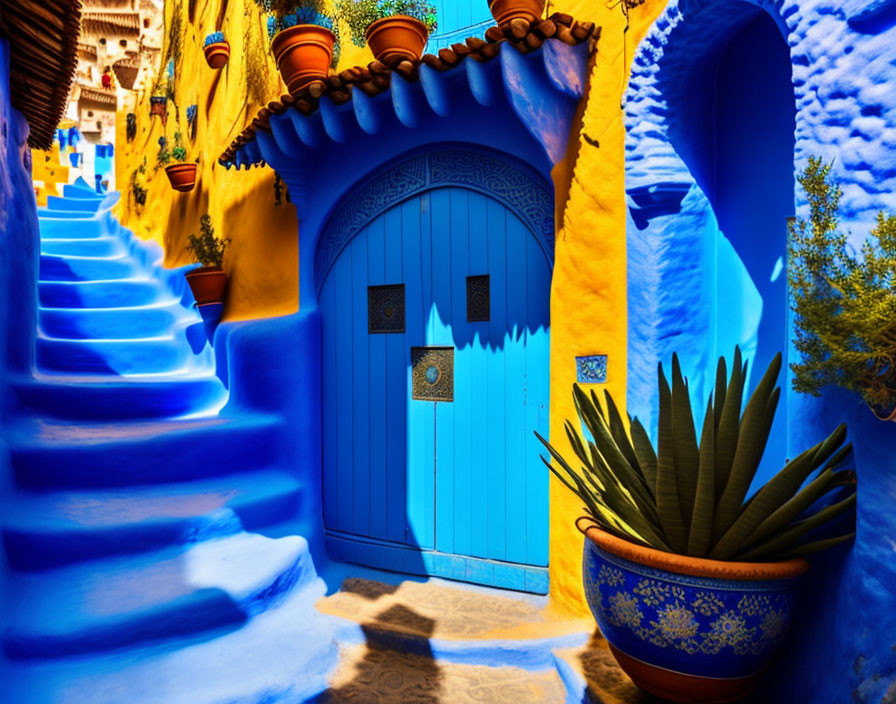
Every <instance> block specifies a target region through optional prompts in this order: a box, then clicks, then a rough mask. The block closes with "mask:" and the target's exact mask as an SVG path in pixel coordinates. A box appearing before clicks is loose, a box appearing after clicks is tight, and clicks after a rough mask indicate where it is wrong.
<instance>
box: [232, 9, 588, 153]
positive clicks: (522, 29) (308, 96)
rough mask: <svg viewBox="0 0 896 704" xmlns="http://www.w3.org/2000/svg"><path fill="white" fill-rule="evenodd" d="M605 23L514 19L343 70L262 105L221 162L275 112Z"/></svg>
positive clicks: (529, 47) (572, 40)
mask: <svg viewBox="0 0 896 704" xmlns="http://www.w3.org/2000/svg"><path fill="white" fill-rule="evenodd" d="M599 35H600V27H596V26H595V25H594V23H592V22H577V21H575V20H574V19H573V18H572V17H571V16H570V15H566V14H562V13H555V14H553V15H551V16H550V17H549V18H548V19H545V20H539V21H536V22H534V23H531V24H530V23H529V22H527V21H525V20H514V21H512V22H507V23H505V24H503V25H501V26H500V27H499V26H497V25H496V26H494V27H491V28H490V29H489V30H488V31H487V32H486V33H485V39H484V40H483V39H478V38H475V37H473V38H470V39H467V41H466V42H465V43H463V44H453V45H452V46H451V47H449V48H445V49H442V50H440V51H439V53H438V54H427V55H426V56H424V57H423V58H422V59H421V60H420V61H418V62H411V61H403V62H401V63H399V64H397V65H395V66H387V65H386V64H384V63H382V62H380V61H373V62H371V63H370V64H368V65H367V66H366V67H363V66H356V67H354V68H350V69H347V70H345V71H342V72H341V73H337V74H333V75H331V76H328V77H327V79H326V80H325V81H324V82H322V83H317V84H315V85H312V86H310V87H309V88H305V89H303V90H301V91H299V92H297V93H295V94H287V95H284V96H282V97H281V98H280V100H275V101H273V102H271V103H269V104H268V106H267V107H266V108H262V109H261V110H260V111H259V113H258V115H257V116H256V117H255V119H254V120H252V123H251V124H250V125H249V126H248V127H247V128H246V129H245V130H244V131H243V132H242V134H240V135H239V136H238V137H237V138H236V139H235V140H234V141H233V142H232V143H231V144H230V146H229V147H228V148H227V150H226V151H225V152H224V153H223V154H222V155H221V157H220V159H219V160H218V161H219V162H220V163H221V164H224V165H226V164H230V163H233V162H234V161H235V159H236V153H237V151H238V150H239V149H240V148H241V147H242V146H244V145H246V144H248V143H249V142H252V141H253V140H255V134H256V132H257V131H258V130H262V131H265V132H270V119H271V116H272V115H282V114H284V113H286V112H287V111H288V110H290V109H295V110H298V111H299V112H300V113H302V114H303V115H311V114H312V113H314V112H315V111H317V109H318V106H319V104H320V98H321V96H323V95H326V96H327V97H329V99H330V100H332V101H333V103H335V104H336V105H342V104H343V103H346V102H348V101H349V100H351V97H352V91H353V90H361V91H363V92H364V93H365V94H367V95H369V96H375V95H379V94H380V93H383V92H385V91H387V90H389V87H390V85H391V76H392V73H393V72H395V73H398V74H399V75H400V76H401V77H402V78H404V79H405V80H408V81H417V80H419V66H420V64H426V65H427V66H429V67H430V68H433V69H435V70H437V71H448V70H450V69H452V68H454V67H456V66H458V65H459V64H461V63H462V62H463V61H464V60H466V59H467V58H468V57H469V58H471V59H473V60H475V61H479V62H485V61H491V60H492V59H494V58H496V57H497V56H498V54H499V53H500V51H501V46H502V44H504V43H510V44H512V45H513V46H514V47H515V48H516V49H517V50H518V51H520V52H522V53H529V52H532V51H535V50H536V49H539V48H541V46H542V44H544V42H545V41H546V40H547V39H558V40H560V41H562V42H564V43H565V44H569V45H577V44H582V43H584V42H587V41H589V40H591V39H592V38H595V39H596V38H597V37H598V36H599Z"/></svg>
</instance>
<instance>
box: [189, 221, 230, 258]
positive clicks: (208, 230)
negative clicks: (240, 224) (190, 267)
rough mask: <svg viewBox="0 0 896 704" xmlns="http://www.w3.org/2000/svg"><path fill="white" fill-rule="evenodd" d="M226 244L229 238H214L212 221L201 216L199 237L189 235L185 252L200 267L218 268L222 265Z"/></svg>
mask: <svg viewBox="0 0 896 704" xmlns="http://www.w3.org/2000/svg"><path fill="white" fill-rule="evenodd" d="M228 244H230V238H229V237H228V238H226V239H219V238H217V237H215V228H214V227H213V226H212V219H211V218H210V217H209V216H208V215H203V216H202V217H201V218H200V219H199V235H198V236H197V235H190V243H189V244H188V245H187V251H188V252H189V253H190V254H192V255H193V258H194V259H195V260H196V261H197V262H199V263H200V264H202V266H218V267H220V266H223V264H224V251H225V250H226V249H227V245H228Z"/></svg>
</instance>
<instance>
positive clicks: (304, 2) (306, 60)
mask: <svg viewBox="0 0 896 704" xmlns="http://www.w3.org/2000/svg"><path fill="white" fill-rule="evenodd" d="M255 2H256V4H257V5H258V6H259V7H260V8H261V9H262V10H263V11H264V12H266V13H268V14H269V17H268V35H269V36H270V37H271V50H272V51H273V52H274V58H275V59H276V61H277V68H278V69H279V70H280V75H281V76H282V77H283V82H284V83H286V87H287V89H288V90H289V92H290V93H297V92H298V91H300V90H302V89H304V88H307V87H308V86H310V85H312V84H314V83H320V82H321V81H323V80H324V79H325V78H326V77H327V73H328V72H329V69H330V66H331V65H332V63H333V56H334V52H335V51H336V46H337V40H338V37H337V34H336V25H335V23H334V22H333V18H332V17H331V16H330V15H328V14H327V13H326V11H325V10H326V3H325V2H324V0H299V1H298V2H297V1H296V0H255Z"/></svg>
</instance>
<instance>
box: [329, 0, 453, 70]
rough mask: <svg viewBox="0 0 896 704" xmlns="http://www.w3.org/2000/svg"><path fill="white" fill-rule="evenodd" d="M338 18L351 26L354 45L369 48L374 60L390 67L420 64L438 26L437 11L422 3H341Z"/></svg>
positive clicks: (371, 0) (413, 0)
mask: <svg viewBox="0 0 896 704" xmlns="http://www.w3.org/2000/svg"><path fill="white" fill-rule="evenodd" d="M336 14H337V16H338V17H339V18H340V19H342V20H344V21H345V23H346V24H347V25H348V27H349V30H350V32H351V36H352V42H353V43H354V44H356V45H357V46H360V47H363V46H368V45H369V46H370V50H371V51H372V52H373V55H374V57H376V59H377V60H378V61H382V62H383V63H384V64H387V65H389V66H394V65H396V64H398V63H401V62H402V61H415V62H416V61H419V60H420V57H422V56H423V50H424V48H425V47H426V42H427V39H428V38H429V35H430V33H432V32H433V31H435V29H436V28H437V26H438V18H437V15H436V9H435V7H434V6H433V5H430V4H429V3H428V2H421V1H420V0H337V2H336Z"/></svg>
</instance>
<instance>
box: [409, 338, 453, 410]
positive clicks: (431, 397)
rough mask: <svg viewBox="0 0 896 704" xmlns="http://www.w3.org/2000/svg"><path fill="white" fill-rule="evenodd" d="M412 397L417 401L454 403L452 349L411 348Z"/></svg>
mask: <svg viewBox="0 0 896 704" xmlns="http://www.w3.org/2000/svg"><path fill="white" fill-rule="evenodd" d="M411 367H412V370H413V371H412V374H411V378H412V385H413V396H414V399H415V400H417V401H437V402H443V403H452V402H453V401H454V348H453V347H411Z"/></svg>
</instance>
